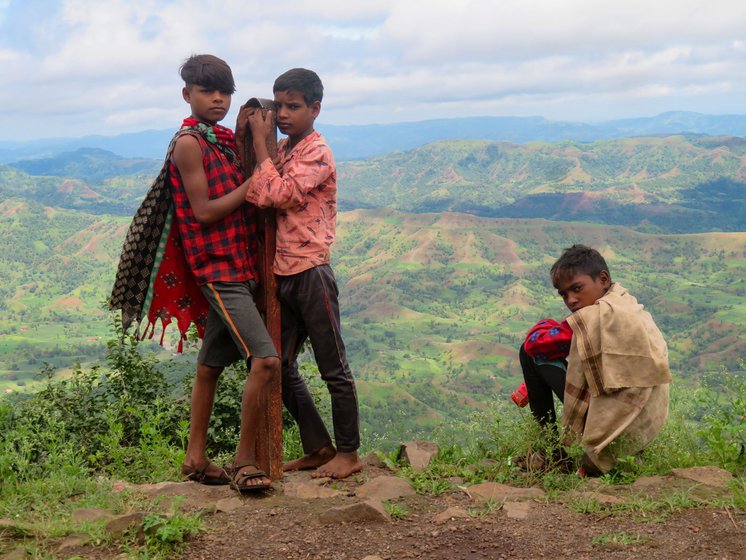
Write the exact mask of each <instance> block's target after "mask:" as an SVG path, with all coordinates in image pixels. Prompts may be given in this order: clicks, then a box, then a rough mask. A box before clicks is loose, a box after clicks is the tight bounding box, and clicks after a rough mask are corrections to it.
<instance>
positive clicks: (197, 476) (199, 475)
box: [181, 459, 231, 486]
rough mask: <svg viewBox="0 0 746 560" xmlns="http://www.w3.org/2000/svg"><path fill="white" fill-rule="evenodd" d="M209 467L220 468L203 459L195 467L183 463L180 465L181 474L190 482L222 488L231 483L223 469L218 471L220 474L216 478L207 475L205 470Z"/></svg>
mask: <svg viewBox="0 0 746 560" xmlns="http://www.w3.org/2000/svg"><path fill="white" fill-rule="evenodd" d="M210 466H215V467H217V468H220V467H218V466H217V465H215V464H214V463H213V462H212V461H210V459H205V460H204V461H202V462H201V463H200V464H199V465H197V466H196V467H195V466H192V465H187V464H186V463H184V464H183V465H181V474H182V475H184V476H185V477H186V478H187V479H188V480H191V481H192V482H197V483H199V484H204V485H206V486H222V485H225V484H230V483H231V479H230V477H229V476H228V474H227V473H226V472H225V470H223V469H220V474H219V475H218V476H214V475H212V476H211V475H208V474H207V469H209V468H210Z"/></svg>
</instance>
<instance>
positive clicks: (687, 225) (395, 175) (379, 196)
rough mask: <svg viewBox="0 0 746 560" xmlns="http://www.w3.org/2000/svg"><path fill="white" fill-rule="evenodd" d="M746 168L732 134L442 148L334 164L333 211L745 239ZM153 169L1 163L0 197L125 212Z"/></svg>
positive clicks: (117, 160)
mask: <svg viewBox="0 0 746 560" xmlns="http://www.w3.org/2000/svg"><path fill="white" fill-rule="evenodd" d="M744 162H746V139H744V138H740V137H733V136H699V135H695V136H683V135H673V136H653V137H650V136H649V137H638V138H624V139H615V140H598V141H595V142H569V141H565V142H560V143H553V144H550V143H538V142H535V143H529V144H523V145H521V144H514V143H509V142H490V141H485V140H448V141H439V142H433V143H431V144H426V145H424V146H421V147H418V148H413V149H410V150H407V151H404V152H392V153H390V154H387V155H385V156H378V157H372V158H368V159H364V160H357V161H347V162H340V163H339V165H338V171H339V184H340V190H339V204H340V209H341V210H354V209H361V208H394V209H396V210H399V211H403V212H415V213H423V212H465V213H468V214H473V215H478V216H486V217H500V218H544V219H548V220H559V221H584V222H596V223H601V224H608V225H624V226H627V227H631V228H634V229H637V230H638V231H648V232H657V233H694V232H705V231H746V210H745V209H746V163H744ZM160 164H161V162H160V161H159V160H154V159H146V160H143V159H127V158H122V157H121V156H117V155H115V154H113V153H111V152H108V151H105V150H101V149H91V148H85V149H82V148H81V149H79V150H78V151H76V152H70V153H66V154H60V155H57V156H54V157H50V158H39V159H34V160H25V161H21V162H18V163H14V164H12V166H5V165H1V164H0V200H2V199H3V198H6V197H21V198H24V199H27V200H30V201H35V202H40V203H42V204H46V205H51V206H58V207H62V208H69V209H76V210H83V211H86V212H92V213H94V214H104V213H108V214H117V215H132V213H133V212H134V211H135V209H136V208H137V206H138V205H139V203H140V201H141V200H142V197H143V195H144V194H145V190H146V189H147V187H148V185H149V184H150V183H151V181H152V179H153V177H154V175H155V173H156V172H157V170H158V169H159V167H160ZM24 170H25V171H24Z"/></svg>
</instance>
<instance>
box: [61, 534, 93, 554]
mask: <svg viewBox="0 0 746 560" xmlns="http://www.w3.org/2000/svg"><path fill="white" fill-rule="evenodd" d="M89 542H91V536H90V535H86V534H84V533H77V534H75V535H68V536H67V537H66V538H65V540H64V541H62V544H60V546H58V547H57V552H58V553H63V552H65V551H66V550H70V549H71V548H77V547H79V546H83V545H86V544H88V543H89Z"/></svg>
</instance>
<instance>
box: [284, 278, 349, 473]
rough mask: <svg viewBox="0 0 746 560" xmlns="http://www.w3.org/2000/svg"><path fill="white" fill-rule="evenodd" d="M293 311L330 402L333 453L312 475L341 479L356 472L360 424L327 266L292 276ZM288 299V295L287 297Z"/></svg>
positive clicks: (332, 279) (335, 287) (332, 280)
mask: <svg viewBox="0 0 746 560" xmlns="http://www.w3.org/2000/svg"><path fill="white" fill-rule="evenodd" d="M293 280H294V282H293V284H294V285H293V286H292V288H293V290H292V291H293V292H294V293H293V294H292V296H294V297H292V298H291V297H283V299H293V300H294V302H295V308H296V310H297V311H296V312H297V313H299V315H300V316H301V317H302V318H303V322H304V324H305V327H306V330H307V331H308V336H309V338H310V339H311V346H312V347H313V353H314V356H315V358H316V363H317V364H318V366H319V373H320V374H321V378H322V379H323V380H324V382H325V383H326V386H327V388H328V389H329V393H330V395H331V401H332V422H333V424H334V440H335V443H336V445H337V454H336V455H335V457H334V459H332V460H331V461H329V462H328V463H326V464H325V465H323V466H322V467H319V469H318V471H317V473H316V474H315V475H314V476H319V477H324V476H331V477H333V478H345V477H347V476H349V475H351V474H353V473H355V472H357V471H359V470H360V469H362V463H361V462H360V459H359V458H358V456H357V450H358V448H359V447H360V425H359V411H358V402H357V392H356V390H355V381H354V379H353V377H352V372H351V371H350V367H349V365H348V363H347V356H346V354H345V347H344V342H343V341H342V335H341V332H340V319H339V302H338V300H337V296H338V293H339V290H338V288H337V283H336V280H335V279H334V274H333V272H332V270H331V267H330V266H329V265H321V266H317V267H314V268H312V269H310V270H307V271H305V272H303V273H301V274H298V275H296V277H293ZM287 295H288V296H289V295H290V294H287Z"/></svg>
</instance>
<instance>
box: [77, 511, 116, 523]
mask: <svg viewBox="0 0 746 560" xmlns="http://www.w3.org/2000/svg"><path fill="white" fill-rule="evenodd" d="M113 518H114V513H113V512H111V511H108V510H105V509H96V508H81V509H76V510H75V511H73V513H72V520H73V521H74V522H75V523H83V522H86V521H101V520H102V519H106V520H107V521H108V520H110V519H113Z"/></svg>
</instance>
